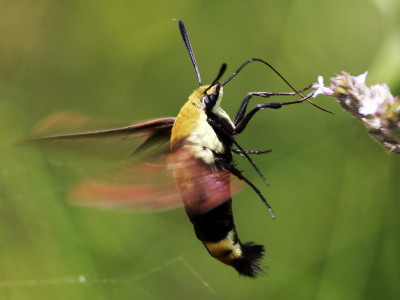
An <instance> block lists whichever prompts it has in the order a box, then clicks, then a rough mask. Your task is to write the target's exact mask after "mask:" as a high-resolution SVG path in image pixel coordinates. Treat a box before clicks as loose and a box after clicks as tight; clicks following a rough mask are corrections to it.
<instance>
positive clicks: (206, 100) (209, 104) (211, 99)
mask: <svg viewBox="0 0 400 300" xmlns="http://www.w3.org/2000/svg"><path fill="white" fill-rule="evenodd" d="M217 100H218V93H212V94H210V95H206V96H204V97H203V99H202V103H203V107H204V108H205V109H211V108H213V107H214V105H215V103H216V102H217Z"/></svg>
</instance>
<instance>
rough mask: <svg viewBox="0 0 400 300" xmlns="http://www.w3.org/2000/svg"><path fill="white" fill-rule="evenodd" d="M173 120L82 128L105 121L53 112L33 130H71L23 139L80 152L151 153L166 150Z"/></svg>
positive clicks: (123, 155)
mask: <svg viewBox="0 0 400 300" xmlns="http://www.w3.org/2000/svg"><path fill="white" fill-rule="evenodd" d="M174 122H175V118H172V117H171V118H160V119H155V120H151V121H147V122H142V123H137V124H133V125H129V126H121V127H115V128H111V129H102V130H83V129H86V128H96V126H101V127H103V128H104V126H105V122H100V121H95V120H92V119H91V118H88V117H85V116H82V115H78V114H72V113H54V114H52V115H50V116H48V117H47V118H46V119H44V120H42V121H41V122H40V123H39V124H38V125H37V126H36V128H35V130H34V131H35V133H36V134H38V133H40V134H45V133H46V132H47V134H48V133H49V132H53V133H54V132H60V131H63V132H71V133H68V134H54V135H50V136H46V137H39V138H35V139H31V140H28V141H25V142H24V143H28V144H41V145H46V146H56V147H57V148H60V147H63V148H68V149H76V150H78V151H79V152H82V153H89V154H90V155H93V154H96V155H99V156H106V157H109V158H112V159H116V158H117V159H119V158H128V157H131V156H132V154H136V155H137V154H141V155H150V156H154V155H158V154H160V153H164V154H165V153H167V152H168V151H169V139H170V136H171V129H172V126H173V124H174ZM97 128H98V127H97ZM79 131H80V132H79ZM76 132H79V133H76Z"/></svg>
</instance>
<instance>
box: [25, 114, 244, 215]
mask: <svg viewBox="0 0 400 300" xmlns="http://www.w3.org/2000/svg"><path fill="white" fill-rule="evenodd" d="M76 120H77V121H76ZM82 120H84V121H85V122H86V120H87V119H86V118H82V117H80V116H79V118H78V117H73V116H72V115H70V114H62V115H61V116H59V115H58V114H57V115H55V116H53V117H52V118H50V121H51V122H49V121H46V122H42V130H43V128H45V129H46V128H49V127H50V128H52V129H54V128H56V127H60V125H56V123H57V122H58V123H60V122H61V123H62V124H63V123H65V122H68V121H69V124H70V125H71V124H75V127H78V126H77V125H78V124H79V125H81V123H82ZM55 121H57V122H56V123H54V122H55ZM78 121H79V122H78ZM174 121H175V118H162V119H156V120H152V121H147V122H143V123H139V124H133V125H130V126H125V127H119V128H114V129H105V130H94V131H86V132H82V133H72V134H64V135H54V136H50V137H44V138H39V139H35V140H31V141H28V142H29V143H32V142H33V143H35V144H45V145H56V146H63V147H65V148H78V149H79V150H82V149H83V150H84V151H86V152H89V153H94V154H103V153H105V152H107V154H108V152H109V151H114V152H117V153H118V155H119V156H120V155H121V153H122V154H124V156H125V157H128V159H132V154H139V157H135V155H133V159H134V160H135V161H136V162H135V163H130V164H129V163H128V164H125V165H124V166H123V167H120V168H117V169H113V170H107V171H105V172H102V173H100V174H97V175H95V176H90V177H88V178H87V179H85V180H83V181H81V182H80V183H79V184H77V185H76V186H74V187H73V188H72V189H71V190H70V192H69V195H68V196H69V199H70V202H71V203H73V204H76V205H81V206H92V207H99V208H109V209H122V210H134V211H159V210H166V209H170V208H174V207H177V206H181V205H182V200H183V202H184V204H185V206H186V208H187V209H190V210H191V211H193V212H194V213H203V212H206V211H208V210H211V209H212V208H214V207H216V206H218V205H219V204H221V203H223V202H224V201H227V200H228V199H230V195H231V191H233V192H236V191H238V190H239V189H240V188H241V186H242V185H241V184H239V182H238V180H236V181H233V183H231V180H230V177H231V175H230V173H229V172H227V171H223V170H220V169H218V168H216V167H215V166H209V165H207V164H205V163H203V162H202V161H200V160H198V159H196V158H195V157H194V156H193V155H192V153H190V152H189V151H187V150H186V149H185V148H179V149H178V150H176V151H174V152H172V153H169V138H170V134H171V128H172V126H173V124H174ZM49 124H50V125H49ZM67 127H68V126H67ZM72 127H73V126H72ZM64 129H65V128H64ZM122 143H123V144H124V148H120V144H122ZM116 149H117V150H118V151H115V150H116ZM121 149H124V151H120V150H121ZM104 150H105V151H104ZM177 186H178V187H179V188H177Z"/></svg>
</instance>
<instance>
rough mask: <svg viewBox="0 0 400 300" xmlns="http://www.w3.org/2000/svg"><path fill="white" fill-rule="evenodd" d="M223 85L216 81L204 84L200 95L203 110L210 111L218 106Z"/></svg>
mask: <svg viewBox="0 0 400 300" xmlns="http://www.w3.org/2000/svg"><path fill="white" fill-rule="evenodd" d="M222 94H223V87H222V86H221V84H219V83H218V82H215V83H213V84H212V85H209V86H206V87H205V89H204V91H203V93H202V96H201V105H202V107H203V109H204V110H205V111H212V110H213V109H214V108H216V107H219V106H220V104H221V101H222Z"/></svg>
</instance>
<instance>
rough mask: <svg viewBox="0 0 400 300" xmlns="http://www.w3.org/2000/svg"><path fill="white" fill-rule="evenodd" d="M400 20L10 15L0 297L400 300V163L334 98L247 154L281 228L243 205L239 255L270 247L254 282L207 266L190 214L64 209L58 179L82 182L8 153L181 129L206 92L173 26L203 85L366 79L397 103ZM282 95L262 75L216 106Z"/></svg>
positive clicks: (147, 8)
mask: <svg viewBox="0 0 400 300" xmlns="http://www.w3.org/2000/svg"><path fill="white" fill-rule="evenodd" d="M399 6H400V3H399V2H398V1H397V0H392V1H389V0H387V1H383V0H382V1H378V0H375V1H372V0H371V1H365V0H350V1H345V0H339V1H317V0H302V1H298V0H297V1H296V0H284V1H256V0H249V1H193V0H192V1H157V0H156V1H150V2H144V1H103V0H97V1H76V0H72V1H50V0H37V1H30V0H25V1H24V0H13V1H11V0H3V1H1V3H0V128H1V135H0V151H1V153H0V251H1V252H0V299H245V298H246V299H275V300H277V299H324V300H325V299H352V300H355V299H400V284H399V283H400V237H399V234H400V219H399V213H400V202H399V200H400V199H399V194H400V187H399V178H400V157H398V156H396V155H394V154H388V153H387V152H386V150H384V149H383V148H382V147H380V146H379V145H378V144H377V143H375V142H374V141H373V140H372V139H371V138H370V137H369V136H368V135H367V134H366V130H365V129H364V128H363V126H362V124H361V123H360V122H359V121H357V120H355V119H353V118H352V117H351V116H350V115H348V114H347V113H345V112H344V111H342V110H341V109H340V108H339V106H338V105H337V104H336V103H335V102H334V101H333V100H332V99H328V98H324V97H320V98H318V99H316V102H317V103H318V104H319V105H321V106H323V107H324V108H326V109H329V110H331V111H333V112H334V115H329V114H326V113H324V112H322V111H319V110H317V109H315V108H314V107H312V106H311V105H307V104H303V105H296V106H291V107H285V108H283V109H281V110H274V111H264V112H261V113H259V114H258V115H257V116H256V117H255V118H254V120H253V122H252V123H251V124H250V125H249V126H248V129H247V131H246V132H245V133H243V134H242V135H241V136H240V137H239V138H238V140H239V141H240V143H241V144H242V145H243V146H244V147H246V148H248V149H265V148H273V149H274V151H273V152H272V153H271V154H267V155H265V156H259V157H256V158H255V160H256V162H257V163H258V166H259V168H260V169H261V170H263V171H264V173H265V174H266V177H267V179H268V180H269V182H270V183H271V186H270V187H269V188H264V187H263V188H262V189H263V192H264V194H265V195H266V196H267V197H268V199H269V201H270V203H271V204H272V206H273V207H274V209H275V212H276V214H277V220H275V221H272V220H271V218H270V217H269V215H268V213H267V211H266V210H265V208H264V207H263V205H262V203H261V202H260V201H259V199H258V198H257V196H256V195H255V194H254V193H253V192H252V191H251V190H250V189H246V190H244V191H242V192H241V193H239V194H238V195H236V196H235V198H234V213H235V217H236V218H235V219H236V225H237V228H238V232H239V235H240V237H241V239H242V241H249V240H250V241H256V242H258V243H261V244H264V245H266V248H267V254H266V257H265V259H264V262H265V264H266V265H267V266H268V268H269V271H268V275H267V276H264V277H261V278H258V279H256V280H249V279H245V278H240V277H239V276H238V275H237V274H236V272H235V271H234V270H233V269H232V268H229V267H227V266H224V265H223V264H221V263H219V262H217V261H216V260H214V259H212V258H211V257H209V256H208V254H207V252H206V251H205V249H204V248H203V246H202V245H201V243H200V242H199V241H197V240H196V238H195V235H194V232H193V229H192V226H191V224H190V223H189V221H188V219H187V217H186V215H185V213H184V211H183V209H177V210H173V211H168V212H164V213H152V214H130V213H118V212H112V211H101V210H95V209H88V208H79V207H73V206H70V205H68V204H67V203H66V201H65V194H64V191H63V189H62V186H63V184H64V179H63V176H62V174H64V169H65V173H74V172H73V171H74V168H75V169H76V170H78V169H79V166H77V165H75V163H72V164H73V168H68V166H70V165H68V163H66V164H62V163H61V164H59V163H58V162H59V161H58V160H56V161H51V160H50V159H49V157H48V156H47V154H46V153H44V152H43V151H42V149H38V148H26V149H20V148H18V147H17V148H16V147H13V146H12V144H13V143H14V142H15V141H18V140H21V139H25V138H27V137H29V136H30V135H31V129H32V127H33V126H34V125H35V124H37V123H38V122H39V121H40V120H41V119H43V118H44V117H45V116H47V115H49V114H50V113H52V112H55V111H74V112H80V113H83V114H86V115H91V116H94V117H97V118H101V119H105V120H110V121H113V122H117V123H118V122H119V123H121V124H129V123H133V122H137V121H141V120H148V119H152V118H157V117H163V116H175V115H176V114H177V113H178V111H179V109H180V106H181V105H182V104H183V103H184V102H185V101H186V99H187V96H188V95H189V94H190V93H191V92H192V90H193V89H195V88H196V87H197V81H196V77H195V74H194V71H193V69H192V66H191V63H190V60H189V57H188V55H187V53H186V50H185V47H184V45H183V43H182V40H181V37H180V34H179V31H178V26H177V23H176V22H174V21H173V18H180V19H182V20H183V21H184V22H185V24H186V27H187V30H188V32H189V35H190V38H191V41H192V45H193V48H194V52H195V54H196V56H197V60H198V64H199V68H200V70H201V73H202V77H203V82H205V83H207V82H209V81H211V80H212V79H213V78H214V76H215V75H216V73H217V71H218V69H219V67H220V65H221V63H222V62H226V63H228V68H229V69H228V73H231V72H232V71H233V70H234V69H236V68H237V67H238V66H239V64H240V63H242V62H243V61H244V60H246V59H247V58H250V57H260V58H264V59H266V60H268V61H269V62H270V63H271V64H272V65H273V66H275V67H276V68H277V69H278V70H279V71H280V72H281V73H282V74H283V75H284V76H285V77H286V78H287V79H288V80H289V81H290V82H291V83H292V84H293V85H294V86H295V87H297V88H302V87H304V86H307V85H308V84H310V83H312V82H315V81H316V80H317V76H318V75H323V76H325V78H326V79H327V78H329V77H331V76H334V74H335V73H339V72H340V71H342V70H344V71H348V72H350V73H351V74H353V75H358V74H360V73H363V72H364V71H366V70H368V71H369V77H368V78H367V82H368V83H369V84H375V83H382V82H386V83H388V84H389V85H390V87H391V89H392V92H393V93H394V94H399V92H400V85H399V79H400V58H399V57H400V56H399V54H398V53H399V49H400V38H399V37H400V26H399V20H398V15H399V13H400V9H399ZM288 90H289V89H288V87H286V86H285V85H284V84H282V82H281V81H280V80H279V79H278V78H277V76H276V75H274V74H273V73H272V72H271V71H270V70H268V69H266V68H265V67H263V66H262V65H257V64H254V65H252V66H249V67H248V68H247V69H246V70H244V71H243V72H242V73H241V74H240V76H238V77H237V78H235V80H234V81H232V82H231V83H230V84H228V85H227V86H226V88H225V97H224V103H223V104H224V108H225V109H226V111H227V112H228V113H229V114H230V115H231V116H233V115H234V114H235V112H236V110H237V108H238V106H239V104H240V102H241V99H242V98H243V97H244V95H245V94H246V93H247V92H249V91H288ZM275 100H278V99H275ZM281 100H285V99H281ZM252 101H253V102H252V103H253V104H256V103H259V102H260V101H262V100H261V99H254V100H252ZM59 157H62V155H60V156H59ZM68 157H70V159H72V162H73V157H74V155H71V154H69V155H68ZM89 158H90V157H87V159H89ZM239 166H240V168H241V169H244V170H245V174H246V175H247V176H248V177H249V178H250V179H252V180H253V181H254V182H255V183H256V184H257V185H258V186H259V187H262V184H261V182H260V180H259V178H258V177H257V176H256V174H254V172H253V171H252V170H251V167H250V166H249V165H248V164H246V163H245V162H244V161H240V160H239ZM77 173H78V172H77ZM60 174H61V176H60ZM66 177H67V176H66ZM66 180H67V179H66Z"/></svg>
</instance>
